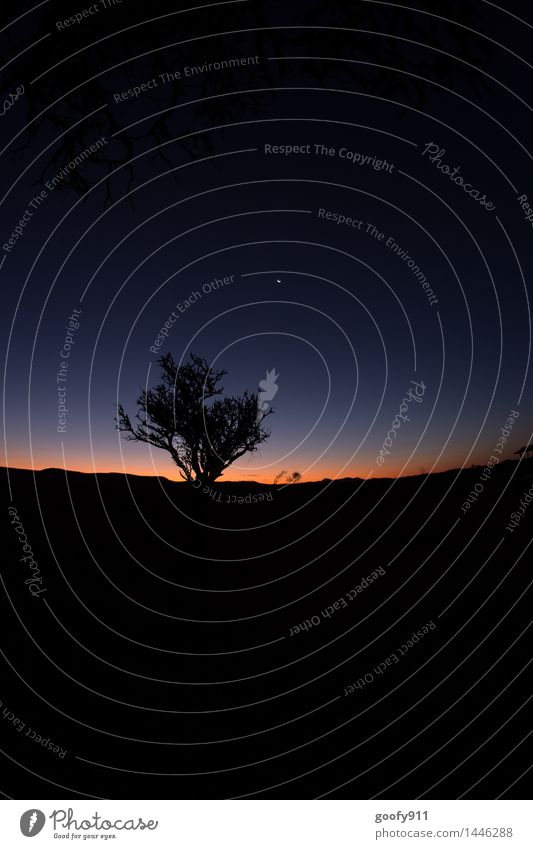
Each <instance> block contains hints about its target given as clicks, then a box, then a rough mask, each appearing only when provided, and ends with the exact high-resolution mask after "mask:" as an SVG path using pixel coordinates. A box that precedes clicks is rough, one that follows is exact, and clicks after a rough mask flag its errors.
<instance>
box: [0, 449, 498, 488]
mask: <svg viewBox="0 0 533 849" xmlns="http://www.w3.org/2000/svg"><path fill="white" fill-rule="evenodd" d="M502 459H503V458H502ZM58 461H59V462H58ZM485 461H486V460H485V458H480V459H477V460H474V459H473V458H469V459H468V462H467V463H466V464H465V465H466V467H468V466H470V465H472V464H473V463H476V464H479V465H483V464H484V463H485ZM463 463H464V457H459V456H457V457H448V458H446V460H445V461H444V462H440V463H438V464H437V465H436V466H435V468H432V467H431V464H430V463H428V465H427V466H426V467H424V469H423V471H425V472H443V471H446V470H447V469H454V468H460V467H461V466H462V465H463ZM3 465H5V466H9V468H12V469H27V470H30V471H31V470H35V471H42V470H43V469H50V468H58V469H62V468H64V467H65V468H66V469H67V470H68V471H72V472H83V473H86V474H94V473H95V472H96V473H99V474H109V473H118V474H130V475H139V476H142V477H163V478H168V479H169V480H174V481H177V482H178V481H181V480H182V478H181V477H180V474H179V471H178V469H177V468H176V467H175V466H173V465H172V464H170V463H168V461H165V460H162V461H161V463H156V462H155V458H154V462H152V463H146V462H145V463H143V462H135V461H131V460H130V461H129V462H128V463H123V462H122V461H121V460H120V459H116V458H114V457H113V458H108V459H106V460H105V461H103V462H102V461H101V462H96V463H95V464H94V465H93V463H92V461H88V460H86V459H81V458H80V459H74V458H67V460H66V463H65V466H64V465H63V463H62V462H60V458H59V457H57V455H54V456H50V457H43V458H41V457H39V459H37V458H35V461H34V465H33V466H32V465H31V463H29V462H28V459H27V457H21V456H10V457H9V463H6V462H5V458H3ZM309 465H310V466H311V463H310V464H309ZM293 466H294V468H298V470H299V471H301V473H302V483H305V482H311V481H320V480H323V479H324V478H331V479H333V480H334V479H336V478H339V479H340V478H347V477H349V478H367V477H375V478H395V477H402V476H407V475H417V474H420V473H421V472H422V468H421V467H420V463H419V461H417V465H416V466H407V467H406V468H403V466H402V465H396V466H392V464H391V466H390V467H383V468H380V469H379V473H376V469H375V468H374V469H372V468H371V467H370V468H368V467H367V468H364V467H362V466H353V465H349V466H347V467H346V468H345V469H342V462H339V464H338V465H337V468H336V469H333V468H332V467H331V466H322V465H320V466H319V465H317V466H313V467H312V468H310V469H309V472H308V473H306V472H305V468H306V466H305V464H304V463H300V464H293ZM292 470H293V469H292V466H291V467H290V468H288V469H287V471H289V472H290V471H292ZM277 471H279V470H276V469H274V468H273V469H272V470H270V471H268V472H262V473H259V472H258V473H257V474H254V473H253V472H249V473H247V474H243V471H242V469H237V470H235V471H232V469H231V468H229V469H228V470H227V472H226V473H225V474H224V475H222V476H221V477H220V478H219V479H218V481H219V482H222V483H224V482H225V481H227V482H236V481H240V482H246V481H254V482H256V483H263V484H271V483H273V480H274V477H275V475H276V474H277Z"/></svg>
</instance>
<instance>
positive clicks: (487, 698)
mask: <svg viewBox="0 0 533 849" xmlns="http://www.w3.org/2000/svg"><path fill="white" fill-rule="evenodd" d="M482 472H483V469H482V467H477V468H471V469H467V470H464V471H462V472H458V471H450V472H445V473H440V474H434V475H430V476H425V475H421V476H415V477H410V478H403V479H401V480H397V481H393V480H384V479H381V480H371V481H366V482H363V481H361V480H358V479H355V480H353V479H346V480H341V481H337V482H334V483H333V484H331V485H328V484H327V483H325V482H322V483H308V484H306V483H301V484H297V485H292V486H286V487H285V488H278V487H265V486H262V485H259V484H250V483H246V484H244V483H243V484H220V485H219V486H218V487H217V488H216V492H217V493H220V494H221V496H220V500H215V499H214V498H211V497H210V496H209V494H205V493H202V492H199V491H195V490H194V489H193V488H192V486H191V485H189V484H185V483H184V484H179V483H173V482H171V481H169V480H166V479H162V478H161V479H157V478H143V477H135V476H124V475H120V474H99V475H90V474H81V473H76V472H68V473H67V474H65V473H64V472H63V471H60V470H56V469H51V470H45V471H41V472H36V473H33V472H31V471H22V470H10V472H9V475H8V474H7V471H6V470H5V469H4V470H2V480H3V493H4V508H3V525H4V540H5V542H4V550H5V557H4V563H3V568H2V578H3V582H4V588H3V591H2V595H1V599H2V600H1V621H2V644H1V645H2V653H3V657H0V664H1V679H0V680H1V685H0V700H1V702H2V710H3V711H4V716H3V718H2V731H1V737H2V744H1V747H2V750H3V752H4V755H2V756H1V758H2V761H3V770H4V771H5V774H7V775H8V776H9V780H6V781H5V782H4V785H5V788H10V790H9V791H8V792H10V795H12V796H13V797H15V798H17V797H18V798H41V799H44V798H56V797H57V796H58V794H59V795H61V790H60V788H64V792H63V797H79V798H84V797H86V796H95V797H101V798H227V797H234V796H242V795H247V794H250V795H255V796H258V797H263V798H310V797H316V796H322V795H323V794H329V796H330V797H332V798H370V797H373V796H375V795H378V796H381V797H383V798H391V799H392V798H396V799H409V798H418V797H424V796H425V797H427V798H457V797H459V796H461V795H463V794H465V795H466V797H469V798H494V797H496V796H498V795H499V794H502V793H503V794H504V795H505V796H506V797H507V798H522V797H523V795H524V793H525V786H526V784H527V783H528V777H529V776H528V775H527V774H526V775H525V776H524V777H523V778H522V779H520V778H519V777H520V776H521V775H522V773H524V771H525V770H526V769H527V768H528V767H529V766H530V763H531V754H530V747H529V745H528V740H525V742H523V743H522V742H521V741H522V740H523V738H524V736H525V735H526V734H527V733H528V731H530V728H531V718H530V717H531V714H530V709H529V705H528V704H525V706H523V703H524V700H525V699H526V698H527V697H528V695H529V693H528V691H529V690H530V685H529V682H530V680H531V673H530V669H529V667H527V668H526V669H525V670H524V671H523V672H522V673H521V674H520V671H521V670H522V669H523V667H524V664H527V663H528V661H530V659H531V637H530V631H528V630H526V631H525V632H524V629H525V628H527V626H528V623H529V621H530V609H531V599H530V595H531V594H530V593H529V583H530V580H531V574H530V573H531V569H530V564H531V556H530V551H529V549H528V546H529V543H530V541H531V517H532V516H533V508H531V515H530V514H529V512H528V510H526V511H525V513H524V516H523V518H522V519H521V521H520V523H519V526H518V527H517V528H515V529H514V531H513V532H510V531H509V530H506V526H507V524H508V522H509V521H510V515H511V513H513V512H514V511H516V509H517V507H519V504H520V499H521V498H523V497H524V493H525V492H527V490H528V489H529V488H530V486H531V485H532V482H533V477H532V475H531V461H529V462H524V463H522V464H518V463H515V462H513V461H507V462H502V463H501V464H500V465H499V466H497V467H495V468H494V469H493V472H492V474H491V476H490V479H489V480H487V481H486V482H485V484H484V491H483V492H482V493H481V495H480V496H479V498H478V499H477V501H475V502H474V503H473V504H472V506H471V507H470V508H469V510H468V512H466V513H465V514H463V512H462V510H461V505H462V504H463V502H464V501H465V499H466V497H467V495H468V494H469V493H470V492H471V490H472V489H473V488H474V486H475V485H476V484H477V483H478V482H479V481H480V475H481V474H482ZM9 487H10V488H11V493H10V491H9ZM478 488H479V487H478ZM248 494H251V495H254V496H255V495H259V494H263V495H265V497H266V494H269V495H271V496H272V500H271V501H269V500H264V501H261V500H259V499H258V500H257V501H256V502H255V503H246V502H244V503H239V502H238V498H239V497H240V498H241V499H245V498H246V497H247V496H248ZM234 495H235V496H237V501H236V503H227V502H228V501H229V500H230V499H229V498H228V496H234ZM216 498H217V499H218V495H217V496H216ZM249 500H250V499H249ZM11 505H14V507H15V508H16V510H17V513H18V516H19V518H20V521H21V523H22V525H23V528H24V532H25V533H26V535H27V539H28V543H29V545H30V546H31V549H32V552H33V556H34V558H35V560H36V561H37V563H38V566H39V569H40V577H41V579H42V583H40V584H39V585H38V586H39V588H41V589H45V590H46V591H45V592H42V593H41V594H40V595H39V596H38V597H35V598H34V597H32V595H31V592H30V589H29V587H28V585H27V584H25V580H27V579H28V578H30V577H31V571H30V569H29V567H28V565H27V563H23V562H21V561H20V557H21V556H22V555H23V552H22V547H21V544H20V542H19V540H18V537H17V534H16V533H15V530H14V528H13V527H10V521H11V516H10V515H9V513H8V508H9V507H10V506H11ZM210 526H213V527H210ZM378 567H381V568H382V569H384V570H385V575H381V576H380V577H379V578H378V579H377V580H375V581H374V582H373V583H371V584H370V585H369V586H368V587H366V588H365V589H364V590H363V591H362V592H360V593H358V594H357V596H356V598H355V599H354V600H352V601H349V602H348V603H347V606H346V607H340V606H339V609H337V610H334V612H333V615H332V616H331V617H330V618H329V619H328V618H326V616H323V615H322V614H321V611H323V610H324V609H325V608H326V607H327V606H328V605H333V604H334V602H335V601H336V600H338V599H339V598H340V597H344V598H346V595H345V594H346V593H348V592H349V591H350V589H351V588H353V587H354V586H355V585H357V584H359V582H360V581H361V579H362V578H365V577H366V576H369V575H371V573H372V572H373V571H375V570H376V569H377V568H378ZM36 586H37V585H36ZM449 605H451V606H449ZM312 617H315V623H316V617H318V618H319V624H314V625H313V626H312V627H311V628H310V629H308V630H307V631H305V630H301V631H300V632H299V633H297V634H293V635H292V636H289V635H290V630H291V628H293V627H294V626H295V625H298V624H299V623H301V622H304V621H305V620H308V619H311V618H312ZM429 622H433V623H435V625H436V627H435V629H434V630H430V631H429V633H428V634H427V635H425V636H423V637H422V638H420V639H419V641H418V642H417V643H415V644H414V645H412V647H410V648H409V649H408V651H406V652H405V654H404V655H403V656H402V655H401V654H400V653H399V648H400V647H401V646H402V645H405V643H406V640H407V639H408V638H409V637H410V636H411V635H412V633H413V631H417V630H419V629H421V628H422V626H424V625H425V624H426V623H429ZM522 634H523V636H521V635H522ZM393 653H395V654H396V656H397V657H398V658H399V660H398V663H396V662H391V661H389V664H388V665H387V664H386V663H385V661H386V659H387V658H390V657H391V656H392V654H393ZM379 663H384V664H385V667H386V669H385V672H384V673H383V674H381V675H380V674H377V673H376V672H375V667H376V666H377V665H378V664H379ZM365 675H367V678H368V676H369V675H370V676H371V677H372V678H373V680H371V681H368V683H367V684H365V685H364V687H362V688H360V689H355V691H354V692H353V693H350V694H349V695H346V696H345V695H344V692H345V688H346V687H348V685H349V684H352V683H353V682H356V681H357V679H360V678H362V679H364V677H365ZM516 676H518V677H516ZM11 714H14V716H15V720H16V719H17V718H19V719H20V720H21V722H24V723H25V727H24V728H23V729H22V728H21V730H20V731H18V730H17V725H16V722H15V720H13V719H12V718H11ZM29 727H31V728H33V729H36V730H37V733H38V734H39V735H40V736H41V737H42V738H44V740H47V739H48V738H49V739H50V740H51V742H52V743H53V744H57V745H59V746H60V747H61V748H62V749H63V750H65V749H66V755H65V756H64V757H63V758H60V757H59V755H58V754H56V753H54V752H53V751H51V750H49V749H47V748H45V747H43V745H42V744H39V743H37V742H36V741H35V740H32V739H31V738H30V737H29V736H28V735H27V734H26V731H27V729H28V728H29ZM465 759H466V760H465ZM517 779H518V780H517ZM515 781H516V783H514V784H513V782H515ZM510 785H512V786H510ZM507 788H509V789H507ZM19 791H20V792H19ZM526 797H527V794H526Z"/></svg>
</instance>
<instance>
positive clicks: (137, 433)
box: [115, 354, 272, 484]
mask: <svg viewBox="0 0 533 849" xmlns="http://www.w3.org/2000/svg"><path fill="white" fill-rule="evenodd" d="M158 364H159V365H160V366H161V368H162V374H161V383H159V384H158V385H157V386H155V387H154V388H153V389H148V390H145V389H143V390H142V392H141V394H140V395H139V397H138V398H137V405H138V411H137V414H136V416H135V419H136V421H134V422H133V423H132V421H131V419H130V417H129V415H128V414H127V413H126V412H125V410H124V408H123V406H122V404H119V405H118V415H117V417H116V419H115V420H116V422H117V425H116V427H117V429H118V430H120V431H122V432H123V433H124V434H125V437H124V438H125V439H127V440H130V441H136V442H147V443H148V444H150V445H155V447H156V448H162V449H163V450H164V451H168V452H169V454H170V456H171V457H172V459H173V460H174V462H175V464H176V466H177V467H178V469H179V470H180V475H181V477H182V478H183V479H184V480H187V481H192V480H199V481H201V482H202V483H204V484H208V483H209V484H211V483H213V482H214V481H215V480H216V479H217V478H219V477H220V476H221V475H222V473H223V472H224V470H225V469H227V468H228V466H230V465H231V464H232V463H234V462H235V460H237V459H238V458H239V457H242V455H243V454H247V453H249V452H254V451H256V450H257V447H258V445H260V444H261V443H262V442H265V440H266V439H268V437H269V436H270V431H267V430H265V429H264V428H263V427H262V426H261V425H262V421H263V419H264V418H266V416H267V415H270V413H271V412H272V410H269V412H268V413H266V414H265V415H262V416H260V417H259V412H260V409H259V398H258V394H257V393H251V394H250V393H248V392H244V393H243V395H241V396H240V397H235V396H232V397H228V398H216V400H212V399H214V398H215V397H216V396H218V395H221V394H222V392H223V387H222V386H221V385H220V381H221V380H222V378H223V377H224V375H226V374H227V372H226V371H224V370H219V371H214V370H213V369H212V368H211V367H210V366H209V365H208V363H207V362H206V360H204V359H202V358H201V357H197V356H195V355H194V354H191V356H190V360H189V362H188V363H185V364H183V365H177V363H176V362H175V361H174V359H173V357H172V354H165V355H164V356H162V357H160V358H159V360H158ZM209 401H211V403H206V402H209Z"/></svg>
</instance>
